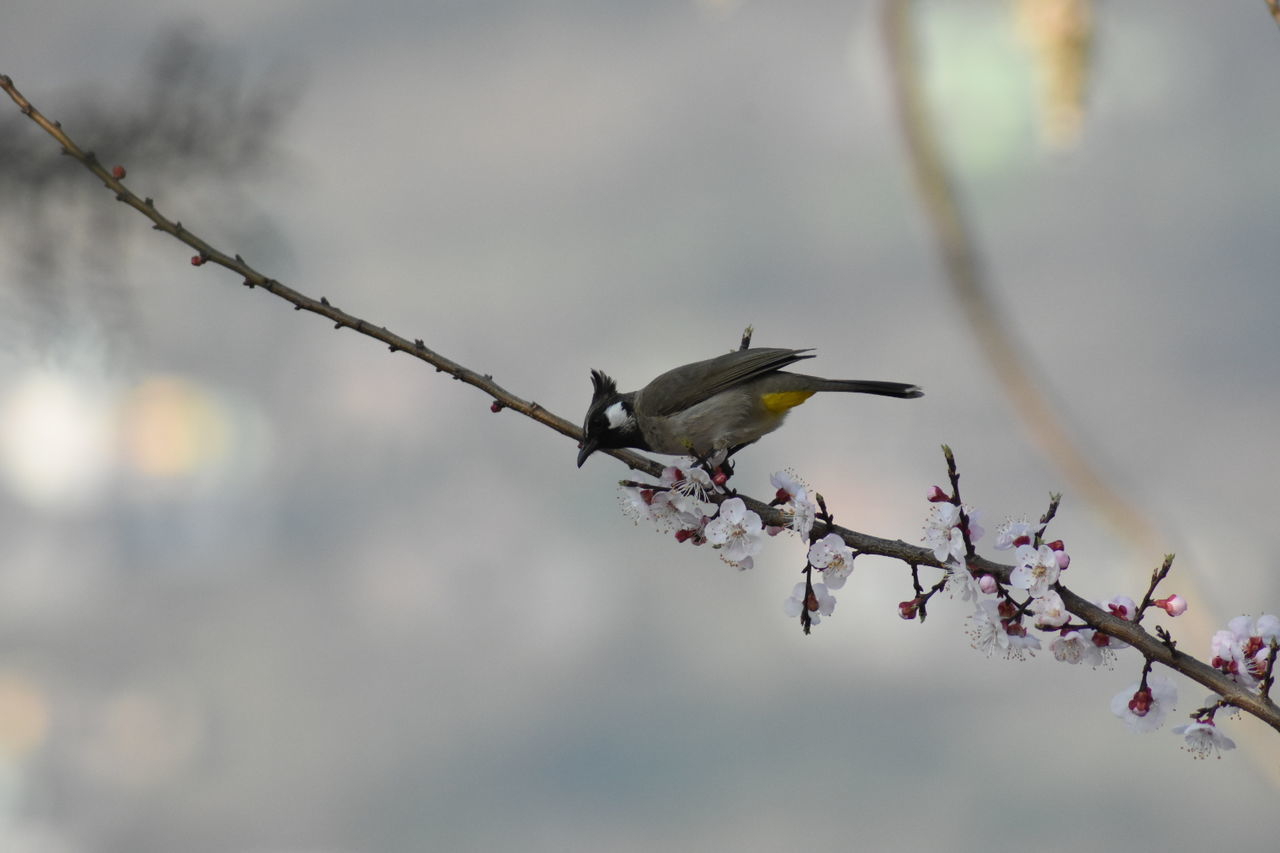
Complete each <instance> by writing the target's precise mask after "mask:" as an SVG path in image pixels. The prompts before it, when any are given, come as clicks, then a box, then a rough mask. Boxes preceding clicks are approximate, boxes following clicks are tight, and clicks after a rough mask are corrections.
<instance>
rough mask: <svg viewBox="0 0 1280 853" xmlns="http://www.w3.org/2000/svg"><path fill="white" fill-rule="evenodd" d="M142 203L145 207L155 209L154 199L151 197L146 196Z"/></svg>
mask: <svg viewBox="0 0 1280 853" xmlns="http://www.w3.org/2000/svg"><path fill="white" fill-rule="evenodd" d="M142 203H143V204H145V205H146V206H147V207H155V206H156V202H155V199H153V198H152V197H151V196H147V197H146V198H144V199H143V200H142Z"/></svg>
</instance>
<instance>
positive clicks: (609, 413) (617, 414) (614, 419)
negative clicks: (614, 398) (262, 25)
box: [604, 401, 631, 429]
mask: <svg viewBox="0 0 1280 853" xmlns="http://www.w3.org/2000/svg"><path fill="white" fill-rule="evenodd" d="M604 416H605V418H606V419H607V420H608V421H609V429H622V427H623V426H624V425H625V424H626V423H627V421H629V420H631V415H630V413H628V412H627V407H626V406H624V405H622V402H621V401H619V402H617V403H614V404H613V405H612V406H610V407H609V408H607V409H605V410H604Z"/></svg>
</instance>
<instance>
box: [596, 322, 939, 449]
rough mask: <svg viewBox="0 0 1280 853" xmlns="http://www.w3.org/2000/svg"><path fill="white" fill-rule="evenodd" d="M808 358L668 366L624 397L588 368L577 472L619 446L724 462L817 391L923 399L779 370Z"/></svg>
mask: <svg viewBox="0 0 1280 853" xmlns="http://www.w3.org/2000/svg"><path fill="white" fill-rule="evenodd" d="M813 357H814V351H813V349H812V348H806V349H783V348H778V347H756V348H751V349H740V350H736V351H734V352H730V353H727V354H725V355H721V356H717V357H715V358H709V359H707V360H705V361H695V362H693V363H691V364H685V365H681V366H680V367H676V368H673V369H671V370H668V371H667V372H666V373H663V374H662V375H661V376H659V377H657V378H656V379H654V380H653V381H652V382H650V383H649V384H648V385H645V386H644V387H643V388H641V389H640V390H638V391H630V392H627V393H619V391H618V384H617V383H616V382H615V381H614V380H613V379H612V378H611V377H609V376H608V375H607V374H605V373H604V372H603V371H600V370H592V371H591V385H592V395H591V405H590V406H589V407H588V408H587V416H586V420H585V421H584V422H583V425H582V433H583V436H582V445H581V449H580V450H579V451H578V467H579V468H581V467H582V464H583V463H584V462H586V461H587V457H589V456H590V455H591V454H592V453H595V452H596V451H597V450H608V449H616V448H622V447H631V448H635V449H637V450H647V451H650V452H653V453H664V454H671V455H686V456H688V455H691V456H694V457H695V458H699V459H702V460H707V459H709V458H710V457H712V456H713V455H717V454H720V453H721V452H723V453H724V454H725V456H726V457H727V456H731V455H733V454H734V453H736V452H737V451H739V450H741V449H742V448H743V447H746V446H747V445H748V444H751V443H753V442H755V441H757V440H758V439H759V438H761V437H762V436H764V435H767V434H768V433H771V432H773V431H774V430H776V429H777V428H778V427H780V426H782V422H783V421H784V420H785V419H786V416H787V412H789V411H790V410H791V409H793V408H795V407H796V406H798V405H800V404H801V403H803V402H804V401H805V400H807V399H809V398H810V397H812V396H813V395H814V394H816V393H818V392H820V391H845V392H851V393H856V394H879V395H881V396H884V397H901V398H912V397H920V396H923V395H924V391H923V390H921V388H920V387H919V386H918V385H912V384H909V383H906V382H882V381H878V380H871V379H823V378H821V377H818V376H807V375H805V374H803V373H788V372H787V371H785V370H783V369H782V368H784V367H787V366H788V365H791V364H794V363H795V362H797V361H801V360H803V359H807V358H813Z"/></svg>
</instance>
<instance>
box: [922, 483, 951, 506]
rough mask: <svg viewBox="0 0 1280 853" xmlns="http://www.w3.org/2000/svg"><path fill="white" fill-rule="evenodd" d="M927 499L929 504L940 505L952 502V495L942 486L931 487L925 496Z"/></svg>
mask: <svg viewBox="0 0 1280 853" xmlns="http://www.w3.org/2000/svg"><path fill="white" fill-rule="evenodd" d="M925 498H926V499H927V500H928V501H929V503H933V504H940V503H946V502H948V501H950V500H951V495H949V494H947V493H946V492H944V491H943V490H942V487H941V486H930V487H929V491H928V492H927V493H926V494H925Z"/></svg>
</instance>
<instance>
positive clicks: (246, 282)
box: [241, 278, 257, 290]
mask: <svg viewBox="0 0 1280 853" xmlns="http://www.w3.org/2000/svg"><path fill="white" fill-rule="evenodd" d="M241 283H242V284H243V285H244V286H245V287H247V288H249V289H250V290H253V289H254V288H255V287H257V285H256V284H254V283H253V282H252V281H251V280H250V279H247V278H246V279H245V280H244V281H243V282H241Z"/></svg>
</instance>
